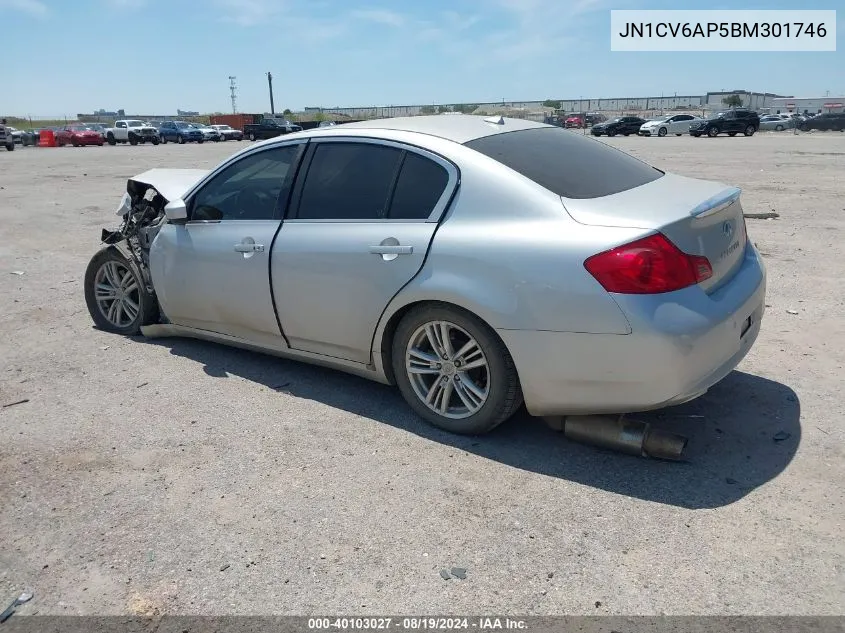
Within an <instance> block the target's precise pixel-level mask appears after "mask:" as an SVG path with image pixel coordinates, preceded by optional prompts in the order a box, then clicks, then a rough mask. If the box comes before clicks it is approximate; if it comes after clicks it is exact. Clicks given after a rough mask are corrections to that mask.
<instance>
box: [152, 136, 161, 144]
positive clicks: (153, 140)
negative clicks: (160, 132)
mask: <svg viewBox="0 0 845 633" xmlns="http://www.w3.org/2000/svg"><path fill="white" fill-rule="evenodd" d="M151 142H152V144H153V145H158V144H159V143H160V142H161V141H160V140H159V138H158V137H157V136H154V137H153V138H152V139H151Z"/></svg>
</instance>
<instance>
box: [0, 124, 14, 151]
mask: <svg viewBox="0 0 845 633" xmlns="http://www.w3.org/2000/svg"><path fill="white" fill-rule="evenodd" d="M0 145H2V146H4V147H5V148H6V150H7V151H10V152H13V151H14V150H15V139H14V137H13V136H12V129H11V126H8V125H6V119H3V120H2V122H0Z"/></svg>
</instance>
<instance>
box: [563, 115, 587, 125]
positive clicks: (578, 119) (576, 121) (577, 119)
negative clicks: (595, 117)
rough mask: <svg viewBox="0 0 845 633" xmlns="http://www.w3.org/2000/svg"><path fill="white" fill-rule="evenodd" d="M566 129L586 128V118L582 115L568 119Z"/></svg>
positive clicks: (565, 123)
mask: <svg viewBox="0 0 845 633" xmlns="http://www.w3.org/2000/svg"><path fill="white" fill-rule="evenodd" d="M564 126H565V127H584V116H583V115H581V114H573V115H572V116H569V117H566V121H565V122H564Z"/></svg>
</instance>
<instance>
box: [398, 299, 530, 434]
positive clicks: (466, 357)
mask: <svg viewBox="0 0 845 633" xmlns="http://www.w3.org/2000/svg"><path fill="white" fill-rule="evenodd" d="M392 365H393V372H394V375H395V377H396V382H397V385H398V387H399V390H400V392H401V393H402V396H403V397H404V398H405V400H406V401H407V403H408V404H409V405H410V407H411V408H412V409H413V410H414V411H415V412H416V413H417V414H419V415H420V416H421V417H423V418H424V419H426V420H427V421H428V422H430V423H431V424H433V425H434V426H436V427H439V428H441V429H444V430H446V431H450V432H452V433H459V434H481V433H486V432H488V431H490V430H492V429H493V428H495V427H496V426H498V425H499V424H501V423H502V422H504V421H505V420H507V419H508V418H510V417H511V416H512V415H513V414H514V412H515V411H516V410H517V409H518V408H519V406H520V405H521V404H522V392H521V390H520V387H519V378H518V376H517V373H516V366H515V365H514V362H513V359H512V358H511V355H510V353H508V350H507V348H506V347H505V346H504V344H503V343H502V342H501V340H500V339H499V338H498V337H497V336H496V334H495V332H493V330H491V329H490V328H489V327H488V326H487V325H485V324H484V323H483V322H482V321H481V320H479V319H478V318H477V317H475V316H473V315H472V314H470V313H468V312H464V311H463V310H460V309H458V308H453V307H451V306H445V305H442V304H431V305H424V306H420V307H418V308H414V309H412V310H411V311H410V312H409V313H408V314H406V315H405V316H404V318H403V319H402V321H401V322H400V323H399V327H398V328H397V329H396V334H395V336H394V338H393V345H392Z"/></svg>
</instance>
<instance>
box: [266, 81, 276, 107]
mask: <svg viewBox="0 0 845 633" xmlns="http://www.w3.org/2000/svg"><path fill="white" fill-rule="evenodd" d="M267 86H268V87H269V88H270V114H276V106H275V105H273V73H271V72H268V73H267Z"/></svg>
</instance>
